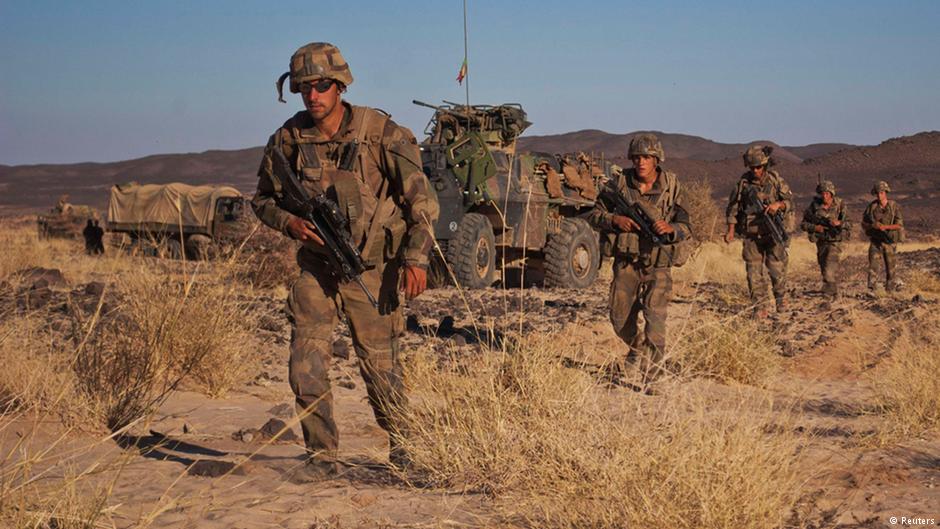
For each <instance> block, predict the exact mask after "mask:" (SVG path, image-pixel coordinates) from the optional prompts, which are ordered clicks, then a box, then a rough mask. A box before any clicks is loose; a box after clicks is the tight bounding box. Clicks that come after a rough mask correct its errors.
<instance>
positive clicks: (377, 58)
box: [0, 0, 940, 165]
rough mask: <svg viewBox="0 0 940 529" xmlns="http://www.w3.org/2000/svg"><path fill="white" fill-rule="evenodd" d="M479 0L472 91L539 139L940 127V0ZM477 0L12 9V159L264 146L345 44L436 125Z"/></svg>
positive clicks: (733, 139) (0, 108)
mask: <svg viewBox="0 0 940 529" xmlns="http://www.w3.org/2000/svg"><path fill="white" fill-rule="evenodd" d="M571 6H572V4H570V3H567V2H559V1H547V2H515V3H512V4H509V5H506V4H503V3H498V2H495V1H475V0H470V2H469V27H470V38H469V40H470V77H469V81H470V83H471V85H470V88H471V102H472V103H490V104H498V103H503V102H518V103H522V104H523V106H524V107H525V109H526V111H527V112H528V114H529V119H530V121H532V122H533V123H534V125H533V127H532V128H531V129H530V130H529V131H528V135H533V136H534V135H548V134H562V133H567V132H573V131H578V130H584V129H597V130H602V131H605V132H608V133H611V134H623V133H627V132H632V131H635V130H663V131H666V132H671V133H676V134H688V135H693V136H701V137H704V138H707V139H710V140H713V141H716V142H721V143H747V142H749V141H753V140H758V139H763V140H770V141H774V142H776V143H778V144H781V145H788V146H802V145H807V144H813V143H850V144H862V145H873V144H878V143H880V142H881V141H884V140H886V139H889V138H892V137H896V136H903V135H909V134H914V133H917V132H921V131H927V130H936V129H940V105H937V104H936V94H937V93H940V57H938V56H937V55H936V54H935V53H933V52H931V51H930V50H937V49H940V34H938V32H936V31H935V28H936V26H937V23H938V22H940V4H938V3H936V2H902V3H890V4H889V3H887V2H848V1H838V2H829V3H826V4H824V5H816V4H813V3H810V2H793V3H790V4H787V5H786V6H770V5H760V6H752V5H748V4H745V3H739V2H731V1H724V2H719V3H715V4H711V5H699V4H694V3H691V2H667V3H656V2H640V3H631V4H630V5H629V6H625V5H623V4H622V3H619V2H613V1H594V2H585V3H581V4H578V5H577V8H576V9H571ZM461 16H462V5H461V3H460V2H459V1H451V2H430V1H422V2H409V3H401V4H398V3H396V4H393V5H392V4H386V3H379V2H376V3H373V2H364V1H359V2H346V3H344V4H343V5H342V6H340V5H332V4H331V5H309V4H307V3H303V2H296V1H293V2H285V3H283V4H279V7H278V8H277V10H272V8H270V7H269V6H268V5H264V4H260V3H253V2H234V1H233V2H223V1H221V0H212V1H206V2H200V3H198V4H190V3H185V2H179V1H172V2H160V3H159V4H154V5H151V4H136V5H132V4H129V3H124V2H117V1H113V0H107V1H102V2H96V3H94V4H69V3H65V2H58V1H49V0H47V1H38V2H29V3H26V2H6V3H3V4H2V5H0V21H2V22H0V24H2V25H3V31H0V44H2V46H0V69H2V70H0V71H3V73H4V75H3V77H2V80H0V164H4V165H22V164H34V163H77V162H110V161H118V160H128V159H135V158H139V157H142V156H147V155H153V154H177V153H187V152H202V151H206V150H216V149H218V150H233V149H243V148H250V147H256V146H259V145H262V144H264V142H265V141H266V139H267V137H268V135H269V134H270V133H271V132H272V131H273V130H274V129H275V128H276V127H277V126H279V125H280V124H281V123H282V122H283V121H284V120H285V119H286V118H287V117H289V116H290V115H292V114H293V113H294V112H296V111H298V110H300V109H302V106H301V104H300V102H299V100H298V98H297V96H296V95H293V94H291V96H292V97H288V98H287V99H288V104H286V105H284V104H278V103H277V102H276V101H275V99H276V95H275V91H274V81H275V80H276V78H277V76H278V75H280V74H281V73H282V72H283V71H284V70H285V69H286V67H287V62H288V59H289V57H290V54H291V53H292V52H293V51H294V50H295V49H296V48H297V47H299V46H300V45H302V44H305V43H307V42H311V41H329V42H332V43H334V44H336V45H337V46H339V47H340V49H341V50H342V52H343V54H344V56H345V57H346V59H347V60H348V61H349V63H350V67H351V68H352V73H353V76H354V78H355V81H354V83H353V84H352V85H351V86H350V89H349V92H348V93H347V96H346V99H347V100H348V101H350V102H352V103H355V104H363V105H369V106H375V107H379V108H383V109H384V110H387V111H389V112H390V113H391V114H392V115H393V116H394V118H395V119H396V121H398V122H399V123H401V124H403V125H406V126H408V127H410V128H412V130H413V131H414V132H415V134H416V135H417V136H418V137H419V138H420V137H421V136H422V130H423V129H424V125H425V124H426V122H427V119H428V117H429V116H430V113H431V111H430V109H426V108H421V107H417V106H415V105H412V104H411V100H412V99H421V100H424V101H427V102H431V103H434V102H439V101H441V100H442V99H448V100H455V101H463V100H464V89H463V87H461V86H458V84H457V83H456V81H455V80H454V78H455V76H456V74H457V70H458V68H459V66H460V63H461V61H462V59H463V35H462V28H463V23H462V19H461Z"/></svg>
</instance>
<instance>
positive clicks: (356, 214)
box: [251, 45, 438, 459]
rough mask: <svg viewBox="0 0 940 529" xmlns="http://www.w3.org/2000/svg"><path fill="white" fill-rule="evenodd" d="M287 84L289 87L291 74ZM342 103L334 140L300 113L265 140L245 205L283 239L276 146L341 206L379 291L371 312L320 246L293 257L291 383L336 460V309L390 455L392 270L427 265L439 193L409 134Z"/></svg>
mask: <svg viewBox="0 0 940 529" xmlns="http://www.w3.org/2000/svg"><path fill="white" fill-rule="evenodd" d="M308 46H313V45H308ZM330 48H331V49H335V48H332V47H330ZM303 50H304V48H301V50H298V53H300V51H303ZM336 53H337V54H338V51H337V52H336ZM295 57H296V54H295ZM340 60H341V58H340ZM331 62H332V59H331ZM293 66H294V65H293V64H292V68H293ZM342 66H344V67H345V63H344V62H343V63H342ZM292 72H293V70H292ZM347 72H348V70H347ZM350 80H351V77H350ZM291 83H292V91H294V90H293V84H294V78H293V77H292V79H291ZM342 105H343V106H344V118H343V121H342V124H341V126H340V128H339V130H338V131H337V133H336V134H335V135H334V136H333V137H331V138H328V137H325V136H324V135H323V134H322V133H321V132H320V131H319V129H317V128H316V126H315V125H314V122H313V118H312V117H311V116H310V115H309V114H308V113H307V112H306V111H301V112H298V113H297V114H296V115H294V117H292V118H290V119H289V120H287V122H285V123H284V125H283V126H282V127H281V128H279V129H278V130H277V131H276V132H275V133H274V134H273V135H272V136H271V139H270V140H269V141H268V145H267V147H266V149H265V153H264V157H263V159H262V161H261V167H260V169H259V170H258V177H259V180H258V189H257V192H256V194H255V196H254V198H253V199H252V202H251V204H252V208H253V209H254V211H255V214H256V215H257V216H258V218H259V219H261V221H262V222H264V223H265V224H266V225H268V226H270V227H271V228H274V229H275V230H278V231H281V232H282V233H284V234H285V235H288V236H289V233H288V231H287V224H288V221H289V220H290V219H291V214H289V213H288V212H286V211H284V210H282V209H281V208H280V207H278V205H277V204H278V196H279V193H280V189H281V186H280V183H279V182H278V181H277V178H276V177H275V176H274V175H273V174H272V149H273V148H274V147H275V146H280V147H281V149H282V150H283V152H284V154H285V156H286V157H287V159H288V160H289V161H290V163H291V164H292V165H293V166H294V169H295V171H296V172H297V174H298V176H299V177H300V178H301V180H302V184H303V185H304V187H305V188H307V191H308V192H310V194H311V195H315V194H319V193H323V192H325V193H326V194H327V195H328V196H330V197H331V198H334V199H335V200H336V201H337V203H338V204H340V207H341V210H342V211H343V212H344V213H345V214H346V216H347V219H348V221H349V225H350V231H351V233H352V238H353V240H354V241H355V242H356V243H357V244H358V245H359V248H360V250H361V252H362V256H363V260H364V261H365V262H366V264H367V265H368V266H369V269H368V270H367V271H366V272H365V273H363V274H362V281H363V282H364V283H365V285H366V287H367V288H368V289H369V290H370V292H372V293H373V294H375V295H376V298H377V299H378V303H379V308H378V309H376V308H374V307H373V306H372V304H371V303H370V301H369V300H368V299H367V297H366V295H365V293H364V292H363V291H362V290H361V289H360V288H359V287H358V285H356V284H355V283H349V282H343V281H340V280H339V279H338V277H337V276H336V274H335V272H334V270H331V268H330V266H329V264H328V260H327V257H326V255H325V254H324V250H323V247H321V246H317V245H315V244H313V243H309V244H305V245H304V246H303V247H301V249H300V250H299V251H298V254H297V262H298V264H299V265H300V269H301V272H300V277H298V278H297V279H296V280H295V281H294V283H293V285H292V287H291V291H290V295H289V297H288V303H287V305H288V310H289V315H290V321H291V347H290V350H291V354H290V377H289V378H290V386H291V389H292V390H293V392H294V395H295V396H296V407H297V412H298V414H299V415H301V417H302V419H301V427H302V429H303V432H304V439H305V442H306V447H307V450H308V452H309V453H310V454H311V455H313V456H314V457H322V458H323V459H331V458H332V457H334V456H335V451H336V449H337V446H338V444H339V434H338V431H337V428H336V422H335V421H334V420H333V397H332V393H331V390H330V381H329V376H328V372H329V365H330V358H331V356H332V344H331V342H330V336H331V334H332V332H333V329H334V327H335V326H336V324H337V322H338V319H339V313H340V312H342V314H343V315H344V316H345V318H346V321H347V323H348V324H349V331H350V335H351V337H352V342H353V346H354V348H355V351H356V355H357V356H358V357H359V369H360V372H361V374H362V377H363V380H364V381H365V384H366V389H367V392H368V395H369V403H370V405H371V406H372V410H373V412H374V414H375V417H376V420H377V422H378V423H379V426H381V427H382V428H383V429H384V430H386V431H387V432H389V433H390V437H389V440H390V443H391V445H392V453H393V454H394V453H395V443H396V435H400V434H401V433H402V432H401V431H400V430H399V429H398V428H397V427H396V421H395V418H394V415H395V410H396V409H400V407H401V406H404V405H405V404H406V399H405V396H404V394H403V391H402V389H403V388H402V378H401V377H402V371H401V364H400V362H399V345H398V338H399V335H400V333H401V332H402V331H403V319H402V310H401V306H400V304H399V299H398V292H397V289H398V281H399V271H400V268H401V266H402V264H403V263H404V264H408V265H411V266H419V267H423V268H425V269H426V268H427V265H428V253H429V250H430V248H431V245H432V242H433V225H434V223H435V222H436V220H437V217H438V203H437V197H436V195H435V193H434V191H433V190H432V189H431V187H430V185H429V183H428V180H427V178H426V177H425V175H424V173H423V171H422V169H421V157H420V152H419V150H418V146H417V143H416V141H415V138H414V136H413V135H412V133H411V132H410V131H409V130H408V129H406V128H404V127H401V126H399V125H397V124H396V123H395V122H393V121H392V120H391V119H390V118H389V116H388V115H387V114H384V113H382V112H380V111H377V110H374V109H371V108H366V107H360V106H353V105H350V104H348V103H346V102H342ZM353 141H357V142H359V154H358V158H357V160H356V161H355V163H354V164H353V168H352V170H351V171H345V170H342V169H338V168H337V165H338V162H339V159H340V157H341V155H342V153H343V152H345V148H346V146H347V145H349V144H350V143H351V142H353ZM324 187H325V189H324Z"/></svg>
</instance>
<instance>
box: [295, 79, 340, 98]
mask: <svg viewBox="0 0 940 529" xmlns="http://www.w3.org/2000/svg"><path fill="white" fill-rule="evenodd" d="M334 82H335V81H333V80H332V79H320V80H319V81H314V82H310V81H306V82H303V83H300V86H299V87H298V88H299V89H300V93H301V94H309V93H310V91H311V90H316V91H317V93H318V94H322V93H324V92H326V91H327V90H329V89H330V87H331V86H333V83H334Z"/></svg>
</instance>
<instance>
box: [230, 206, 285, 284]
mask: <svg viewBox="0 0 940 529" xmlns="http://www.w3.org/2000/svg"><path fill="white" fill-rule="evenodd" d="M251 222H252V223H253V226H252V229H251V230H249V231H248V233H249V235H248V237H247V238H246V239H245V240H243V241H240V242H239V243H238V244H237V245H235V246H233V247H232V250H233V251H232V252H230V254H229V258H230V260H231V261H232V262H233V263H237V264H238V272H237V279H239V280H240V281H242V282H245V283H248V284H250V285H252V286H254V287H255V288H274V287H278V286H287V285H290V282H291V281H293V280H294V278H296V277H297V258H296V255H297V242H296V241H294V240H292V239H290V238H289V237H286V236H285V235H284V234H282V233H278V232H276V231H274V230H272V229H270V228H268V227H267V226H264V225H262V224H261V223H260V222H259V221H257V220H252V221H251Z"/></svg>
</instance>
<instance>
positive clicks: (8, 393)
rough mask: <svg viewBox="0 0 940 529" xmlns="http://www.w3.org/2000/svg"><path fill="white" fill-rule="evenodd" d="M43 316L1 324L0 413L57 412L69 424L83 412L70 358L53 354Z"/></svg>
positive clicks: (7, 319)
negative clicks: (44, 327)
mask: <svg viewBox="0 0 940 529" xmlns="http://www.w3.org/2000/svg"><path fill="white" fill-rule="evenodd" d="M41 322H42V318H41V317H40V315H32V314H30V315H21V316H18V317H14V316H12V315H10V314H7V315H3V318H2V321H0V365H3V369H2V370H0V411H2V413H3V414H7V413H10V412H12V411H27V410H29V411H38V412H56V413H58V414H59V415H60V416H61V417H62V418H63V419H64V420H65V421H66V422H69V420H70V418H71V417H73V416H74V415H75V414H77V413H79V412H80V410H81V403H80V402H79V400H78V399H77V392H76V390H75V389H76V388H75V383H74V377H73V376H72V371H71V366H70V363H69V358H68V356H67V355H62V354H54V353H53V351H54V350H55V349H54V347H53V346H52V344H51V338H50V337H49V336H48V334H47V333H46V332H44V331H43V330H42V329H41V328H40V325H41Z"/></svg>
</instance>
